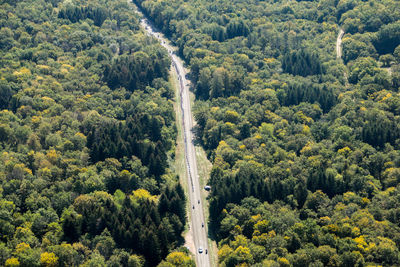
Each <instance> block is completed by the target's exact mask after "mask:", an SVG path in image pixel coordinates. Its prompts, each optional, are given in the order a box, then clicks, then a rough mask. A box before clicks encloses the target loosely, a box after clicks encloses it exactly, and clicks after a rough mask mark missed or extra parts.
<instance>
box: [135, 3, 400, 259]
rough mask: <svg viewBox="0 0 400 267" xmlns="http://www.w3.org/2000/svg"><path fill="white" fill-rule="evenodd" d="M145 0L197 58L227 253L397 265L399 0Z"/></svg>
mask: <svg viewBox="0 0 400 267" xmlns="http://www.w3.org/2000/svg"><path fill="white" fill-rule="evenodd" d="M135 2H136V3H137V4H138V5H139V6H140V7H141V8H142V9H143V11H144V12H145V13H146V15H147V16H149V17H150V18H151V20H152V21H153V22H154V23H155V25H156V26H157V27H158V28H159V29H160V30H162V31H163V32H164V33H165V34H166V35H167V36H168V37H169V38H170V39H171V40H172V41H173V42H174V43H175V44H176V45H177V47H178V49H179V50H178V54H179V55H180V56H181V57H182V58H183V59H184V60H185V62H186V64H187V65H188V67H190V70H191V73H190V76H191V79H192V81H193V83H194V88H193V91H194V94H195V95H196V101H195V107H194V115H195V117H196V120H197V126H196V129H195V130H196V133H197V138H198V142H199V143H200V144H201V145H202V146H203V147H204V148H205V149H206V151H207V154H208V158H209V159H210V161H211V162H212V164H213V167H212V171H211V174H210V179H209V181H208V184H209V185H210V186H211V192H210V194H209V196H208V200H209V201H210V210H209V212H210V221H209V227H210V230H211V231H212V233H211V236H212V237H214V238H215V239H216V241H217V244H218V248H219V252H218V261H219V265H220V266H226V267H230V266H398V265H400V258H399V255H400V254H399V249H400V223H399V222H400V210H399V208H398V207H399V204H400V198H399V196H400V185H399V182H400V136H399V130H400V129H399V127H400V117H399V115H400V109H399V107H400V95H399V86H400V2H399V1H394V0H340V1H339V0H315V1H301V0H297V1H295V0H290V1H280V0H277V1H276V0H274V1H273V0H261V1H258V0H257V1H256V0H246V1H241V0H233V1H226V0H218V1H205V0H168V1H167V0H135ZM339 29H343V30H344V32H345V34H344V37H343V39H342V46H343V47H342V48H343V56H342V58H339V59H338V58H336V38H337V36H338V33H339Z"/></svg>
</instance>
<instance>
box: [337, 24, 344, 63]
mask: <svg viewBox="0 0 400 267" xmlns="http://www.w3.org/2000/svg"><path fill="white" fill-rule="evenodd" d="M343 35H344V31H343V30H342V29H339V33H338V37H337V39H336V57H337V58H341V57H342V38H343Z"/></svg>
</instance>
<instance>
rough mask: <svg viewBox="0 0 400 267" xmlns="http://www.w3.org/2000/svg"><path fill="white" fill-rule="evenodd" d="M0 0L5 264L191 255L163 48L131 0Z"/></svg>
mask: <svg viewBox="0 0 400 267" xmlns="http://www.w3.org/2000/svg"><path fill="white" fill-rule="evenodd" d="M0 6H1V8H0V25H1V29H0V109H1V111H0V162H1V163H0V266H26V267H32V266H48V267H50V266H51V267H54V266H60V267H61V266H132V267H139V266H157V265H159V266H174V264H175V263H182V264H185V266H194V261H193V260H192V259H191V258H190V256H189V252H188V250H187V249H186V248H183V247H181V246H182V244H183V240H182V239H183V238H182V232H183V230H184V228H185V224H186V197H185V193H184V189H183V188H182V186H181V185H180V183H179V177H177V175H176V174H175V173H174V172H173V171H171V169H170V162H173V159H174V154H175V142H176V136H177V129H176V123H175V111H174V107H173V101H174V89H173V88H172V86H171V85H170V83H169V80H168V77H169V67H170V60H169V58H168V53H167V51H165V50H164V49H163V48H162V47H161V46H160V45H159V44H158V43H157V41H156V40H154V39H152V38H150V37H148V36H146V35H145V34H144V32H143V31H142V30H141V29H140V27H139V17H138V15H137V14H136V13H135V12H134V10H133V7H132V5H128V3H127V2H126V1H125V0H114V1H109V0H94V1H93V0H92V1H86V0H83V1H82V0H79V1H78V0H73V1H59V0H51V1H45V0H24V1H8V0H5V1H1V4H0Z"/></svg>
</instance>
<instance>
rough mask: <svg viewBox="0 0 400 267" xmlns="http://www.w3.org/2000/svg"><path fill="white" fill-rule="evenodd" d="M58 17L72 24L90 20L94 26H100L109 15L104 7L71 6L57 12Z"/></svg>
mask: <svg viewBox="0 0 400 267" xmlns="http://www.w3.org/2000/svg"><path fill="white" fill-rule="evenodd" d="M58 17H59V18H61V19H68V20H70V21H71V22H72V23H75V22H78V21H80V20H84V19H91V20H93V22H94V25H96V26H99V27H100V26H101V25H102V24H103V22H104V21H105V20H106V19H107V18H108V17H110V14H109V13H108V12H107V10H106V9H105V8H104V7H101V6H90V5H89V6H85V7H83V6H73V5H67V6H66V7H64V8H62V9H61V10H60V11H59V12H58Z"/></svg>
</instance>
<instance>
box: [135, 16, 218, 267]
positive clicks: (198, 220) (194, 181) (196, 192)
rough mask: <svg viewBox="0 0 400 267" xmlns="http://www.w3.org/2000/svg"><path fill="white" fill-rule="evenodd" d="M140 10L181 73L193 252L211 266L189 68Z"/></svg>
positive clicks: (150, 31)
mask: <svg viewBox="0 0 400 267" xmlns="http://www.w3.org/2000/svg"><path fill="white" fill-rule="evenodd" d="M137 12H138V13H140V15H141V16H142V19H141V21H140V24H141V26H142V27H143V29H145V30H146V32H147V33H148V34H149V35H151V36H154V37H155V38H157V39H158V40H159V41H160V43H161V45H162V46H163V47H165V48H166V49H167V50H168V53H169V55H170V56H171V60H172V67H173V69H174V71H175V72H176V76H177V77H178V83H179V87H180V88H179V89H180V90H179V91H180V103H179V104H180V108H181V112H182V124H183V125H182V126H183V136H184V145H185V161H186V170H187V176H188V185H189V188H188V192H189V201H190V211H191V216H190V217H191V222H190V228H191V232H192V234H193V240H194V245H195V251H192V253H193V254H194V255H195V256H196V265H197V266H201V267H208V266H211V262H210V250H209V248H208V239H207V223H206V221H205V219H204V218H205V217H204V213H203V203H202V200H201V192H200V190H202V188H200V183H199V176H198V173H197V161H196V151H195V147H194V144H193V135H192V128H193V115H192V112H191V107H190V95H189V81H188V80H186V70H185V68H184V67H183V62H182V60H181V59H180V58H179V57H178V56H177V55H176V54H175V48H174V47H173V46H171V45H170V43H169V41H168V40H167V39H166V38H164V37H163V35H162V34H161V33H159V32H156V31H155V28H154V27H153V26H152V25H151V23H150V22H149V21H148V20H147V19H146V18H145V17H144V15H143V14H142V13H141V12H140V11H139V10H138V11H137Z"/></svg>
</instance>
